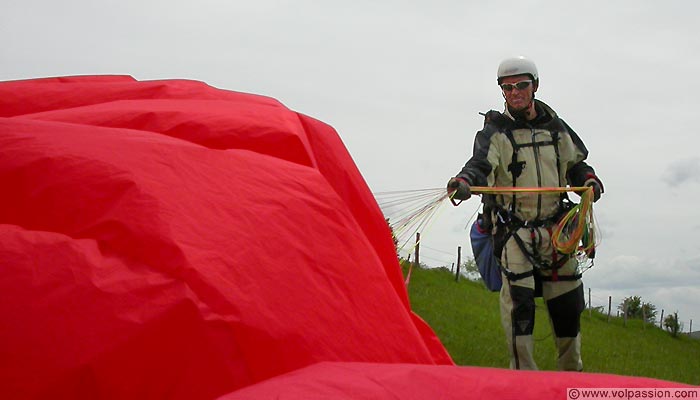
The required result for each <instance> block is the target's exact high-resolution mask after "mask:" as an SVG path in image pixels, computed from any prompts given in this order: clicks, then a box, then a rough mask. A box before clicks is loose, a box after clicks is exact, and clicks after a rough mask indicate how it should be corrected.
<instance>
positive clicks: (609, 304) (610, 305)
mask: <svg viewBox="0 0 700 400" xmlns="http://www.w3.org/2000/svg"><path fill="white" fill-rule="evenodd" d="M611 308H612V296H608V322H610V309H611Z"/></svg>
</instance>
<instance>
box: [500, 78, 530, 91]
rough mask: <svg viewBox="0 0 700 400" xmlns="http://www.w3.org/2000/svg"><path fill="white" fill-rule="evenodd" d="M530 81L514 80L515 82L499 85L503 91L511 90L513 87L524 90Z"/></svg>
mask: <svg viewBox="0 0 700 400" xmlns="http://www.w3.org/2000/svg"><path fill="white" fill-rule="evenodd" d="M531 83H532V81H529V80H528V81H520V82H515V83H504V84H502V85H501V89H503V91H504V92H510V91H511V90H513V88H515V89H518V90H524V89H527V87H528V86H530V84H531Z"/></svg>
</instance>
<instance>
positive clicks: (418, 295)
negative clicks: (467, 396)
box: [408, 268, 700, 385]
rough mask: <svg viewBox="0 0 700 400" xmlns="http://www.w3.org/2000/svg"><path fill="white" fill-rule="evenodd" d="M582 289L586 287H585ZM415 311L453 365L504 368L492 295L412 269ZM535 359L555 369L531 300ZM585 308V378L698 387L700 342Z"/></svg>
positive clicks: (544, 324) (544, 325)
mask: <svg viewBox="0 0 700 400" xmlns="http://www.w3.org/2000/svg"><path fill="white" fill-rule="evenodd" d="M584 283H585V282H584ZM408 289H409V290H408V291H409V297H410V299H411V306H412V307H413V310H414V311H415V312H416V313H417V314H418V315H420V316H421V317H422V318H423V319H424V320H426V321H427V322H428V323H429V324H430V326H432V327H433V329H434V330H435V332H436V333H437V335H438V336H439V337H440V340H441V341H442V343H443V344H444V345H445V347H446V348H447V350H448V351H449V353H450V355H451V356H452V358H453V359H454V361H455V362H456V363H457V364H459V365H475V366H487V367H498V368H508V355H507V349H506V344H505V336H504V333H503V329H502V328H501V325H500V316H499V308H498V293H493V292H489V291H488V290H486V288H485V287H484V286H483V285H482V284H481V282H470V281H468V280H466V279H460V281H459V282H455V279H454V275H453V274H451V273H450V271H448V270H446V269H421V268H414V269H413V273H412V276H411V281H410V285H409V288H408ZM537 300H538V301H537V311H536V322H535V333H534V336H535V340H536V343H535V354H536V355H535V359H536V361H537V364H538V366H539V368H540V369H543V370H555V369H556V350H555V347H554V341H553V338H552V334H551V328H550V325H549V320H548V319H547V310H546V308H545V306H544V304H543V303H542V301H541V300H542V299H537ZM606 318H607V317H606V316H605V315H602V314H599V313H595V312H593V314H592V315H590V316H589V313H588V310H587V311H585V312H584V314H583V317H582V322H581V324H582V327H581V332H582V337H583V340H582V352H583V363H584V369H585V370H586V372H604V373H612V374H620V375H634V376H646V377H651V378H658V379H666V380H671V381H677V382H685V383H690V384H694V385H700V341H699V340H694V339H690V338H688V337H687V336H682V337H679V338H672V337H671V336H670V335H669V334H668V333H667V332H665V331H663V330H661V329H659V328H656V327H651V326H649V325H647V326H646V328H645V329H643V327H642V323H641V321H639V320H634V321H627V326H626V327H624V326H623V322H622V320H621V319H619V318H612V319H611V321H610V323H608V322H606Z"/></svg>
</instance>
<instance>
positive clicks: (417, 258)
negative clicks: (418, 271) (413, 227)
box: [416, 232, 420, 267]
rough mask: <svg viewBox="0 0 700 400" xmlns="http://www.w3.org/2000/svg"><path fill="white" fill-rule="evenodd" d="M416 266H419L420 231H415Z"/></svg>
mask: <svg viewBox="0 0 700 400" xmlns="http://www.w3.org/2000/svg"><path fill="white" fill-rule="evenodd" d="M416 267H420V232H416Z"/></svg>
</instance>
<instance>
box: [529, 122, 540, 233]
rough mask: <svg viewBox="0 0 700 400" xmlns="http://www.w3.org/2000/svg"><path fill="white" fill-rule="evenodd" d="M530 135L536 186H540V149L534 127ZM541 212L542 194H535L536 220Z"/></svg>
mask: <svg viewBox="0 0 700 400" xmlns="http://www.w3.org/2000/svg"><path fill="white" fill-rule="evenodd" d="M530 132H531V137H532V150H533V152H534V153H535V169H536V170H537V187H542V171H541V170H540V168H541V167H540V150H539V147H538V146H537V144H536V141H535V133H536V132H535V128H530ZM541 213H542V194H541V193H538V194H537V216H536V217H535V219H536V220H539V219H540V214H541Z"/></svg>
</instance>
